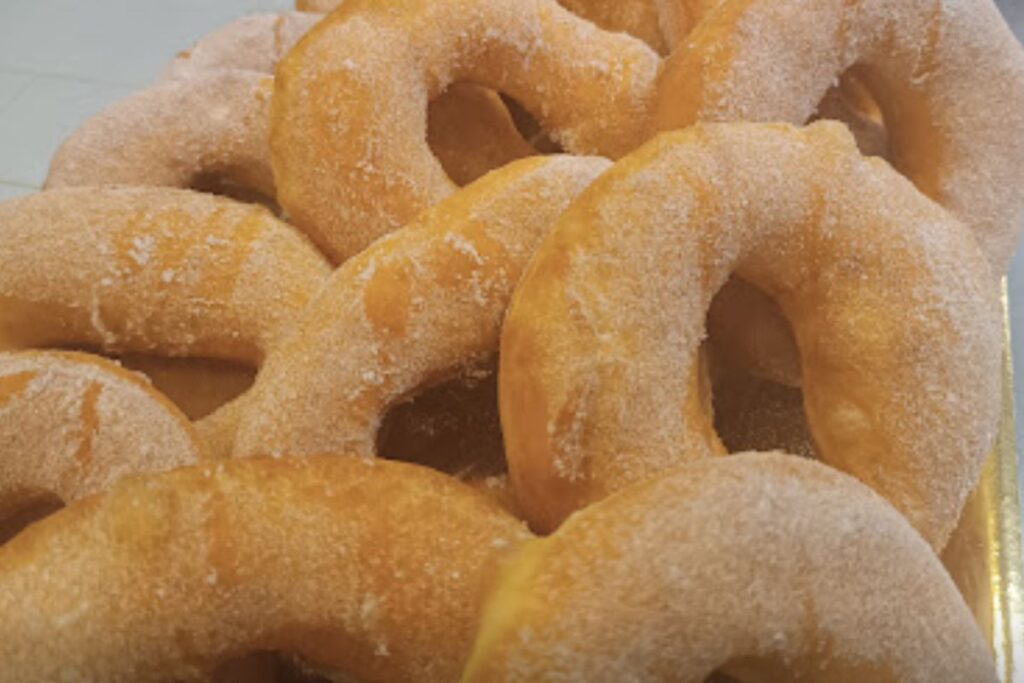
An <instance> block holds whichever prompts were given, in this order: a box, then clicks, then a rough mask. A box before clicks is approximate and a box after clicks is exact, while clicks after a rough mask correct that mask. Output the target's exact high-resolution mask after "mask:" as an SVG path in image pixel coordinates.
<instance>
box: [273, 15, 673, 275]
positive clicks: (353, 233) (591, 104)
mask: <svg viewBox="0 0 1024 683" xmlns="http://www.w3.org/2000/svg"><path fill="white" fill-rule="evenodd" d="M658 63H659V59H658V56H657V54H656V53H655V52H653V51H652V50H650V49H649V48H648V47H647V46H646V45H644V44H643V43H641V42H640V41H639V40H636V39H634V38H631V37H629V36H625V35H622V34H611V33H608V32H605V31H602V30H600V29H598V28H597V27H596V26H594V25H593V24H591V23H589V22H587V21H585V20H583V19H581V18H579V17H576V16H575V15H573V14H571V13H570V12H568V11H566V10H564V9H562V8H561V7H560V6H559V5H558V4H557V3H555V2H554V0H528V1H526V2H516V3H512V4H510V3H506V2H497V1H493V0H459V1H456V2H443V3H438V2H432V1H429V0H418V1H416V2H407V1H405V0H402V1H399V0H389V1H388V2H383V3H382V2H380V1H379V0H374V1H372V2H370V1H364V0H354V1H349V2H346V3H345V4H344V5H343V6H342V7H341V8H340V9H339V10H338V11H336V12H334V13H333V14H331V15H329V16H328V17H327V18H326V19H325V20H324V21H322V22H321V23H319V24H318V25H317V26H316V27H314V28H313V30H312V31H310V32H309V33H308V34H307V35H306V36H305V37H304V38H303V39H302V40H301V41H299V43H298V45H297V46H296V47H295V49H294V50H292V52H291V53H289V55H288V56H287V57H286V58H285V59H284V60H283V61H282V62H281V64H280V66H279V69H278V72H277V74H278V77H277V82H276V88H275V95H274V102H273V114H272V116H273V121H272V125H271V147H272V161H273V165H274V173H275V177H276V179H277V183H278V200H279V202H280V203H281V205H282V206H283V207H284V208H285V209H286V210H287V211H288V214H289V216H291V217H292V219H293V220H294V221H295V223H296V224H297V225H299V226H300V227H301V228H302V229H303V230H305V231H307V232H308V233H309V234H310V235H312V236H313V239H314V240H315V241H316V242H317V244H319V245H320V246H321V248H324V249H325V250H326V251H327V252H328V254H329V255H330V256H331V257H332V259H334V260H336V261H339V262H341V261H344V260H345V259H346V258H349V257H351V256H352V255H354V254H356V253H358V252H359V251H360V250H361V249H363V248H364V247H366V246H367V245H368V244H370V243H371V242H372V241H373V240H375V239H376V238H378V237H380V236H381V235H384V234H387V233H389V232H391V231H393V230H396V229H397V228H399V227H401V226H402V225H404V224H405V223H406V222H408V221H409V220H411V219H412V218H413V217H414V216H416V215H417V214H418V213H419V212H420V211H422V210H424V209H426V208H427V207H429V206H433V205H434V204H436V203H437V202H438V201H440V200H441V199H443V198H444V197H446V196H448V195H449V194H451V192H452V191H453V190H454V185H453V183H452V181H451V179H449V178H448V176H447V175H446V174H445V172H444V169H443V168H442V167H441V165H440V163H439V162H438V160H437V158H435V156H434V155H433V154H432V152H431V150H430V148H429V146H428V145H427V142H426V130H427V116H426V112H427V103H428V102H429V101H430V100H431V99H432V98H433V97H435V96H436V95H438V94H440V93H442V92H443V91H444V90H445V89H446V88H447V87H448V86H449V85H450V84H452V83H455V82H459V81H470V82H473V83H477V84H480V85H484V86H487V87H489V88H493V89H495V90H498V91H500V92H503V93H507V94H509V95H511V96H512V97H514V98H515V99H516V100H517V101H519V102H520V103H522V104H523V106H524V107H525V108H526V109H527V110H529V111H530V113H531V114H533V115H534V116H535V117H536V118H537V119H538V121H540V122H541V124H542V125H543V126H544V127H545V128H546V129H547V130H549V131H552V133H553V134H554V135H555V136H556V137H557V138H558V140H559V142H561V144H562V145H563V147H564V148H565V149H567V150H569V151H571V152H573V153H583V154H591V153H601V154H609V155H617V154H622V153H624V152H626V151H628V150H629V149H631V148H632V146H634V145H635V144H636V142H637V140H638V137H637V136H638V135H639V133H640V129H641V127H642V123H643V118H644V116H643V115H644V114H645V112H646V111H647V109H648V103H649V101H650V100H651V98H652V96H653V92H652V89H653V85H654V79H655V76H656V74H657V69H658Z"/></svg>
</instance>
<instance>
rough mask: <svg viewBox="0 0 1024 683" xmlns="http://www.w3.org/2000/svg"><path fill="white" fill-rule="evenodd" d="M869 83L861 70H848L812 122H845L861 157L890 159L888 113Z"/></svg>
mask: <svg viewBox="0 0 1024 683" xmlns="http://www.w3.org/2000/svg"><path fill="white" fill-rule="evenodd" d="M868 82H869V80H868V78H867V74H866V72H865V71H864V70H863V69H862V68H861V67H857V66H854V67H851V68H850V69H847V70H846V72H844V73H843V75H842V76H840V77H839V79H838V80H837V82H836V85H834V86H832V87H831V88H829V90H828V91H827V92H826V93H825V96H824V97H823V98H822V99H821V102H819V103H818V108H817V112H816V113H815V115H814V116H812V117H811V119H810V121H809V122H813V121H817V120H820V119H830V120H834V121H839V122H841V123H844V124H846V127H847V128H849V129H850V132H851V133H852V134H853V137H854V139H855V140H856V141H857V147H858V148H859V149H860V151H861V153H862V154H865V155H867V156H876V157H882V158H883V159H889V158H891V153H892V150H891V149H890V140H889V131H888V129H887V127H886V124H885V114H884V113H883V111H882V108H881V106H879V103H878V100H877V99H876V97H875V93H874V92H873V91H872V90H871V88H870V87H869V86H868Z"/></svg>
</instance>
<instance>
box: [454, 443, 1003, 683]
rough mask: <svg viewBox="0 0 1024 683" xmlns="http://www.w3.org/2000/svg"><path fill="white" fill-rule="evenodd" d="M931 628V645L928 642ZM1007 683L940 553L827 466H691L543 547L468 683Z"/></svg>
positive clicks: (774, 458) (535, 548) (495, 604)
mask: <svg viewBox="0 0 1024 683" xmlns="http://www.w3.org/2000/svg"><path fill="white" fill-rule="evenodd" d="M924 634H927V635H924ZM716 670H723V671H725V672H726V673H730V674H733V675H735V676H736V677H737V678H739V679H740V680H743V681H783V680H815V681H868V680H870V681H879V682H881V681H886V682H891V683H895V682H896V681H901V682H902V683H911V682H915V683H934V682H935V681H977V682H979V683H981V682H983V681H991V682H992V683H995V681H997V680H998V678H997V676H996V672H995V667H994V663H993V661H992V655H991V653H990V652H989V650H988V647H987V646H986V644H985V641H984V639H983V638H982V637H981V633H980V632H979V631H978V629H977V627H976V626H975V624H974V621H973V619H972V617H971V613H970V612H969V611H968V609H967V607H966V605H964V602H963V600H962V599H961V598H960V595H959V594H958V593H957V590H956V587H955V586H954V585H953V582H952V581H951V580H950V578H949V575H948V574H946V572H945V570H944V569H943V567H942V565H941V564H940V563H939V561H938V559H937V558H936V557H935V555H934V554H933V553H932V552H931V549H930V548H929V547H928V545H927V544H926V543H925V542H924V541H923V540H922V539H921V537H920V536H918V535H917V534H916V533H914V530H913V529H911V528H910V526H909V525H908V524H907V523H906V521H905V520H904V519H903V518H902V517H900V515H899V514H897V513H896V511H895V510H893V509H892V507H891V506H889V505H888V504H887V503H886V502H885V501H884V500H882V499H881V498H879V497H878V496H877V495H875V494H874V493H873V492H872V491H871V490H869V489H868V488H867V487H865V486H862V485H861V484H860V483H858V482H857V481H855V480H854V479H852V478H850V477H847V476H844V475H843V474H841V473H839V472H836V471H835V470H832V469H831V468H828V467H824V466H822V465H820V464H818V463H815V462H810V461H805V460H801V459H799V458H793V457H788V456H784V455H781V454H753V453H748V454H744V455H740V456H736V457H732V458H724V459H716V460H706V461H703V462H694V463H690V464H689V465H687V466H685V467H684V468H682V469H680V470H678V471H676V472H673V473H671V474H666V475H664V476H663V477H659V478H657V479H654V480H652V481H650V482H647V483H643V484H638V485H636V486H634V487H631V488H629V489H627V490H624V491H622V492H621V493H619V494H618V495H616V496H614V497H612V498H609V499H608V500H606V501H603V502H601V503H599V504H597V505H595V506H593V507H592V508H589V509H587V510H584V511H582V512H580V513H579V514H578V515H575V516H573V517H572V518H571V519H570V520H569V521H568V522H567V523H566V525H565V526H564V527H563V528H561V529H559V530H558V532H557V533H555V534H554V535H553V536H551V537H549V538H545V539H538V540H533V541H529V542H528V543H527V544H525V545H524V546H523V547H522V548H521V550H520V551H519V552H518V553H517V554H516V555H515V556H514V558H513V560H512V561H511V562H510V563H509V564H508V565H507V566H506V567H505V569H504V570H503V572H502V580H501V581H500V582H499V584H498V588H497V590H496V592H495V594H494V595H493V596H492V597H491V598H490V599H489V600H488V603H487V605H486V607H485V610H484V614H483V623H482V627H481V630H480V633H479V635H478V636H477V641H476V645H475V647H474V650H473V655H472V658H471V660H470V662H469V664H468V666H467V669H466V671H465V673H464V675H463V677H462V680H463V681H466V682H467V683H469V682H471V681H472V682H483V681H502V682H503V683H511V682H513V681H562V680H574V681H595V682H597V681H635V682H637V683H639V682H648V681H649V682H651V683H654V682H656V681H678V682H679V683H701V682H702V681H705V680H707V677H708V676H710V675H711V674H712V672H714V671H716Z"/></svg>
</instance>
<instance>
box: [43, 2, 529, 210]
mask: <svg viewBox="0 0 1024 683" xmlns="http://www.w3.org/2000/svg"><path fill="white" fill-rule="evenodd" d="M320 18H321V16H320V15H317V14H305V13H301V12H291V13H284V14H280V15H274V14H267V15H257V16H252V17H246V18H243V19H240V20H238V21H236V22H233V23H231V24H229V25H227V26H225V27H224V28H222V29H220V30H219V31H216V32H214V33H212V34H210V35H209V36H207V37H206V38H204V39H203V40H201V41H199V43H197V44H196V45H195V46H194V47H193V48H192V49H191V50H189V51H186V52H184V53H182V54H181V55H179V56H178V57H177V58H176V59H175V60H174V61H173V62H172V63H171V65H170V66H169V67H168V68H167V69H166V70H165V71H164V74H163V78H162V80H161V81H160V82H158V83H157V84H156V85H154V86H152V87H150V88H148V89H146V90H143V91H142V92H140V93H137V94H135V95H132V96H130V97H128V98H127V99H125V100H122V101H120V102H118V103H116V104H114V105H112V106H111V107H109V108H107V109H106V110H104V111H102V112H101V113H99V114H97V115H96V116H95V117H93V118H91V119H89V120H88V121H86V123H84V124H83V125H82V126H80V127H79V128H78V129H77V130H76V131H75V132H74V133H73V134H72V135H71V136H70V137H69V138H68V139H67V140H66V141H65V142H64V143H63V144H62V145H61V147H60V148H59V149H58V151H57V153H56V154H55V155H54V158H53V160H52V161H51V164H50V172H49V176H48V178H47V181H46V187H65V186H80V185H115V184H123V185H153V186H168V187H179V188H194V189H201V190H210V191H214V192H216V193H219V194H226V195H228V196H232V197H235V198H238V199H243V200H247V201H255V202H261V203H264V204H267V205H269V206H271V208H276V207H275V205H274V202H273V199H274V196H275V193H276V190H275V186H274V179H273V173H272V171H271V168H270V159H269V149H268V137H269V94H270V91H271V89H272V85H271V84H272V83H273V79H272V78H270V77H269V76H270V75H272V74H273V71H274V68H275V66H276V64H277V62H278V60H279V59H280V58H281V56H282V55H284V54H285V53H287V52H288V50H290V49H291V48H292V46H293V45H294V44H295V42H296V41H297V40H298V39H299V38H301V37H302V35H304V34H305V33H306V32H307V31H308V30H309V28H311V27H312V26H313V25H314V24H316V22H317V21H319V20H320ZM260 74H266V76H265V77H261V76H260ZM428 142H429V144H430V146H431V149H433V150H434V152H435V154H437V156H438V159H440V160H441V163H442V164H443V166H444V168H445V170H446V172H447V173H448V174H449V175H450V176H451V177H452V179H453V180H454V181H455V182H456V183H458V184H460V185H462V184H466V183H469V182H471V181H473V180H475V179H476V178H478V177H479V176H481V175H483V174H484V173H486V172H487V171H489V170H490V169H492V168H497V167H498V166H501V165H504V164H505V163H508V162H509V161H512V160H514V159H519V158H522V157H524V156H529V155H531V154H534V153H535V150H534V149H533V148H532V147H531V146H530V145H529V144H528V143H527V142H526V141H525V140H524V139H523V138H522V136H521V135H520V134H519V132H518V131H517V130H516V128H515V124H514V123H513V121H512V119H511V117H510V116H509V113H508V110H507V109H506V108H505V106H504V104H503V103H502V102H501V99H500V98H499V97H498V96H497V95H496V94H495V93H493V92H490V91H487V90H485V89H483V88H480V87H477V86H474V85H470V84H458V85H456V86H453V87H452V88H449V89H448V90H447V91H445V92H444V93H441V94H440V95H439V96H438V97H437V98H436V99H435V100H434V101H433V102H431V105H430V126H429V129H428Z"/></svg>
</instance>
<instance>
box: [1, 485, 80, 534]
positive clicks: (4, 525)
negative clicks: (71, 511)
mask: <svg viewBox="0 0 1024 683" xmlns="http://www.w3.org/2000/svg"><path fill="white" fill-rule="evenodd" d="M13 498H14V499H16V500H19V503H18V505H17V506H16V507H15V508H14V509H12V510H10V511H8V512H7V513H0V545H3V544H4V543H7V541H9V540H11V539H12V538H14V537H15V536H17V535H18V534H20V533H21V532H22V531H23V530H24V529H25V528H26V527H28V526H29V525H30V524H32V523H33V522H38V521H39V520H41V519H43V518H44V517H49V516H50V515H52V514H53V513H54V512H57V511H58V510H60V509H62V508H63V507H64V501H62V500H61V499H60V498H59V497H57V496H56V495H55V494H53V493H52V492H50V491H34V492H31V493H27V494H20V495H18V496H14V497H13Z"/></svg>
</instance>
